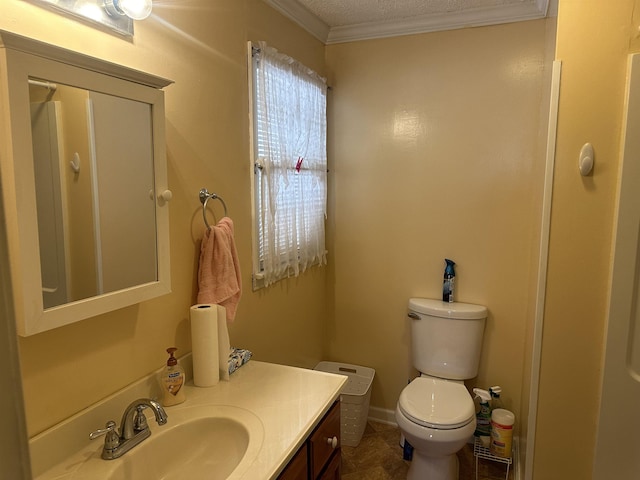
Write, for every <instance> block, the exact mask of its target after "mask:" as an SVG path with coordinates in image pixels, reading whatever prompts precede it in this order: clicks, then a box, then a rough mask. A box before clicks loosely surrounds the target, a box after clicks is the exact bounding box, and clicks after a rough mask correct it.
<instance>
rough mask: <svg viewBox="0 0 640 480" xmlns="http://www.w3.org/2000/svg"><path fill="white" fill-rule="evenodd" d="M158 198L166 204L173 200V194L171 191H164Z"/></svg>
mask: <svg viewBox="0 0 640 480" xmlns="http://www.w3.org/2000/svg"><path fill="white" fill-rule="evenodd" d="M160 198H162V199H163V200H164V201H165V202H168V201H170V200H171V199H172V198H173V192H172V191H171V190H165V191H164V192H162V193H161V194H160Z"/></svg>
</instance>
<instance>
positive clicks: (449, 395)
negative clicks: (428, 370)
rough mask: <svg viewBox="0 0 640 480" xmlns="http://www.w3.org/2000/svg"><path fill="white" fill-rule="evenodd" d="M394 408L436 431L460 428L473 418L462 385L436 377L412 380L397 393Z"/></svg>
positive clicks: (473, 411)
mask: <svg viewBox="0 0 640 480" xmlns="http://www.w3.org/2000/svg"><path fill="white" fill-rule="evenodd" d="M398 406H399V407H400V411H401V412H402V413H403V414H404V415H405V416H406V417H408V418H409V419H410V420H411V421H413V422H414V423H417V424H419V425H422V426H425V427H429V428H436V429H439V430H450V429H454V428H460V427H463V426H464V425H466V424H468V423H469V422H470V421H471V420H472V419H473V417H474V415H475V407H474V405H473V400H472V399H471V395H469V392H468V391H467V388H466V387H465V386H464V385H463V384H461V383H456V382H449V381H446V380H442V379H437V378H426V377H418V378H416V379H415V380H413V381H412V382H411V383H410V384H409V385H407V386H406V387H405V388H404V390H403V391H402V393H401V394H400V399H399V401H398Z"/></svg>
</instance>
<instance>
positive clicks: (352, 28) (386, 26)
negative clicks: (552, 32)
mask: <svg viewBox="0 0 640 480" xmlns="http://www.w3.org/2000/svg"><path fill="white" fill-rule="evenodd" d="M264 1H265V2H266V3H267V4H269V5H271V6H272V7H273V8H275V9H276V10H277V11H279V12H280V13H282V14H283V15H285V16H286V17H288V18H290V19H291V20H293V21H294V22H296V23H297V24H298V25H300V26H301V27H302V28H304V29H305V30H307V31H308V32H309V33H310V34H311V35H313V36H314V37H315V38H317V39H318V40H320V41H321V42H323V43H324V44H327V45H328V44H332V43H344V42H353V41H358V40H370V39H374V38H386V37H397V36H401V35H413V34H418V33H427V32H436V31H441V30H453V29H458V28H467V27H480V26H486V25H497V24H501V23H511V22H519V21H524V20H535V19H538V18H544V17H546V16H547V13H548V11H549V10H551V12H549V13H553V11H554V7H553V6H554V5H556V2H557V0H535V1H532V2H522V3H517V4H516V3H514V4H510V5H503V6H496V7H488V8H475V9H469V10H465V11H462V12H452V13H443V14H435V15H419V16H415V17H410V18H406V19H402V20H392V21H380V22H371V23H362V24H358V25H343V26H337V27H329V26H328V25H327V24H326V23H324V22H323V21H322V20H321V19H319V18H318V17H317V16H316V15H314V14H313V13H311V12H310V11H309V10H308V9H306V8H305V7H304V6H302V5H301V4H300V3H299V2H297V1H296V0H264ZM550 3H551V4H552V5H551V9H550V8H549V4H550Z"/></svg>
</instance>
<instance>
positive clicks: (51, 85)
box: [28, 78, 58, 91]
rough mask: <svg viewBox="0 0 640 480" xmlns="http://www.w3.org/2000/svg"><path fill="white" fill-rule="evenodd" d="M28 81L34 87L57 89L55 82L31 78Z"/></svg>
mask: <svg viewBox="0 0 640 480" xmlns="http://www.w3.org/2000/svg"><path fill="white" fill-rule="evenodd" d="M28 81H29V85H34V86H36V87H44V88H46V89H47V90H52V91H56V90H57V89H58V85H56V84H55V83H51V82H47V81H45V80H33V79H31V78H30V79H29V80H28Z"/></svg>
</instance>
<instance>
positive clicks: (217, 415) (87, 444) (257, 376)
mask: <svg viewBox="0 0 640 480" xmlns="http://www.w3.org/2000/svg"><path fill="white" fill-rule="evenodd" d="M183 362H184V361H183ZM184 363H186V362H184ZM185 366H186V365H185ZM187 370H188V368H187ZM156 382H157V380H156V375H155V374H154V375H150V376H149V377H148V378H146V379H143V380H140V381H139V382H137V383H136V384H134V385H132V386H130V387H127V388H126V389H124V390H122V391H120V392H118V393H116V394H114V395H112V396H111V397H109V398H107V399H105V400H103V401H102V402H100V403H98V404H96V405H94V406H91V407H89V408H87V409H86V410H84V411H82V412H80V413H78V414H77V415H75V416H74V417H72V418H70V419H68V420H66V421H64V422H61V423H60V424H58V425H56V426H54V427H52V428H51V429H49V430H47V431H45V432H43V433H42V434H40V435H38V436H36V437H34V438H33V439H31V441H30V448H31V456H32V459H31V462H32V468H33V473H34V478H35V479H36V480H53V479H56V480H75V479H80V478H82V479H83V480H91V479H93V478H95V479H100V480H105V479H109V478H121V479H122V478H126V479H132V480H135V479H136V478H143V476H146V477H147V478H152V477H149V475H151V476H154V475H158V470H157V469H158V468H164V467H163V466H162V465H163V462H165V460H166V458H168V457H175V458H176V459H180V458H184V459H185V460H184V462H185V464H184V465H178V466H175V465H174V466H173V467H172V468H179V470H178V472H179V473H180V474H181V475H184V476H183V478H198V473H197V472H192V471H191V470H190V469H191V468H197V467H200V468H209V467H206V466H205V467H202V465H204V464H205V463H206V462H209V463H210V465H211V470H209V471H208V472H207V473H211V474H212V475H213V476H209V475H207V478H213V479H216V478H220V479H222V478H225V479H237V480H240V479H246V480H262V479H264V480H267V479H283V480H287V479H290V478H295V479H296V480H300V479H301V478H313V479H314V480H317V479H323V480H328V479H332V480H333V479H336V478H339V469H340V448H339V445H340V442H339V438H340V437H339V432H340V408H339V407H340V405H339V397H340V391H341V389H342V387H343V385H344V384H345V383H346V382H347V377H345V376H341V375H334V374H330V373H325V372H319V371H315V370H307V369H302V368H296V367H289V366H284V365H276V364H269V363H263V362H257V361H254V360H252V361H250V362H248V363H247V364H246V365H244V366H243V367H242V368H240V369H239V370H237V371H236V372H234V373H233V374H232V375H231V377H230V380H229V381H228V382H227V381H221V382H219V383H218V384H217V385H215V386H213V387H208V388H199V387H195V386H193V384H191V383H188V384H187V386H186V392H185V393H186V396H187V400H186V401H185V402H184V403H182V404H180V405H176V406H173V407H167V408H166V412H167V415H168V422H167V424H166V425H164V426H158V425H157V424H156V423H155V421H153V420H152V419H153V416H152V415H151V416H149V415H150V414H148V415H147V416H148V418H149V426H150V429H151V436H150V437H149V438H148V439H147V440H145V441H144V442H143V443H141V444H140V445H138V446H136V447H134V448H133V449H132V450H131V451H130V452H127V453H126V454H124V455H123V456H122V457H121V458H119V459H115V460H103V459H102V458H100V455H101V452H102V447H103V443H104V442H103V440H100V439H97V440H94V441H91V440H89V433H90V432H91V431H93V430H95V429H98V428H102V427H103V426H104V424H105V422H107V421H109V420H115V421H118V420H119V418H120V416H121V415H122V412H123V410H124V408H125V407H126V406H127V405H128V404H129V403H130V402H131V401H133V400H135V399H136V398H138V397H143V396H147V397H153V396H154V392H156V391H157V387H156ZM203 419H205V420H207V421H208V422H211V423H208V424H207V423H201V425H204V426H205V428H204V429H202V428H200V429H198V428H190V427H189V426H194V425H199V423H198V422H202V421H203ZM213 420H215V422H216V423H213ZM234 422H237V424H238V425H242V427H241V429H240V430H236V431H235V432H234V431H232V430H229V432H231V434H228V433H226V430H225V429H228V428H229V425H232V424H235V423H234ZM207 425H211V428H208V427H207ZM182 427H185V428H182ZM207 428H208V431H207V432H205V430H206V429H207ZM215 430H222V432H220V433H221V434H220V435H219V436H218V437H217V439H216V437H215V436H210V437H207V438H211V440H202V438H204V437H201V435H203V434H206V435H210V434H211V435H215ZM191 434H193V435H194V436H193V437H190V435H191ZM170 435H174V437H173V438H174V439H177V440H176V441H172V442H169V443H168V442H164V443H165V444H168V445H171V449H172V450H171V451H170V453H169V454H166V455H164V454H158V453H157V452H158V451H156V452H155V453H154V450H153V449H154V448H155V447H154V444H153V443H152V442H157V443H156V445H158V444H159V443H161V442H162V441H163V440H162V439H163V438H171V437H170ZM154 437H155V438H154ZM236 439H237V440H236ZM236 441H237V442H238V445H234V442H236ZM145 442H149V443H148V444H146V445H145ZM208 443H210V444H208ZM198 455H202V458H203V459H205V458H206V462H205V461H200V460H199V457H197V456H198ZM234 455H237V456H238V461H237V465H233V466H232V467H225V466H224V465H222V466H220V465H219V464H217V463H216V462H217V460H215V458H216V456H221V457H224V458H221V460H220V462H222V463H224V462H225V461H227V460H228V458H229V457H232V456H234ZM212 459H213V460H212ZM165 463H166V462H165ZM227 463H228V462H227ZM167 468H169V467H167ZM224 468H228V469H229V471H228V472H226V473H225V472H224ZM153 469H156V470H153ZM213 470H215V472H214V471H213ZM124 472H128V473H127V474H126V475H125V476H124V477H123V476H121V475H123V473H124ZM131 472H134V473H133V474H131ZM136 472H139V473H138V474H136ZM216 475H219V476H216ZM292 475H293V476H292ZM308 475H310V476H308Z"/></svg>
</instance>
